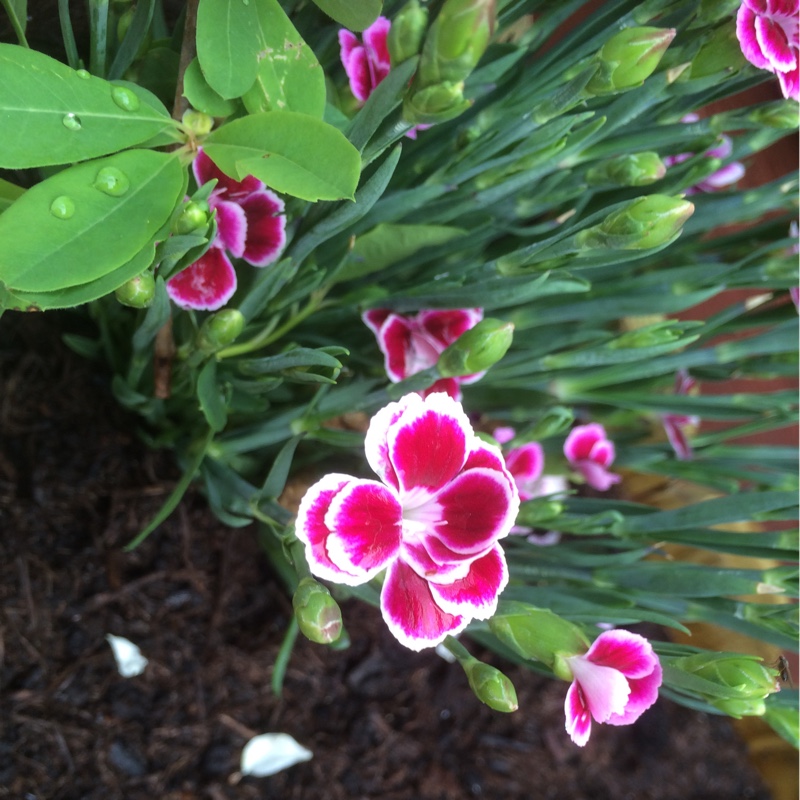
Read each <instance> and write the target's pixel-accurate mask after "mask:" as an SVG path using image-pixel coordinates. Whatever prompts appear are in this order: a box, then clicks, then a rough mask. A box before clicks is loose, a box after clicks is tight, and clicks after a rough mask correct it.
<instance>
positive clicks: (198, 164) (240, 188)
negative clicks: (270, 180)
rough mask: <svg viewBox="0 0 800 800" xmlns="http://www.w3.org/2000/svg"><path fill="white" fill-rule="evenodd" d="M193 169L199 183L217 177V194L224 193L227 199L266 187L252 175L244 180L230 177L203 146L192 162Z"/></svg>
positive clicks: (215, 190)
mask: <svg viewBox="0 0 800 800" xmlns="http://www.w3.org/2000/svg"><path fill="white" fill-rule="evenodd" d="M192 171H193V172H194V176H195V178H196V180H197V185H198V186H202V185H203V184H204V183H208V182H209V181H210V180H213V179H214V178H216V180H217V185H216V186H215V187H214V192H215V194H223V195H224V196H225V199H226V200H232V199H235V198H237V197H241V196H243V195H248V194H250V193H251V192H257V191H259V190H261V189H263V188H264V184H263V183H262V182H261V181H260V180H259V179H258V178H254V177H253V176H252V175H248V176H247V177H246V178H245V179H244V180H243V181H236V180H234V179H233V178H229V177H228V176H227V175H226V174H225V173H224V172H223V171H222V170H221V169H220V168H219V167H218V166H217V165H216V164H215V163H214V162H213V161H212V160H211V159H210V158H209V157H208V156H207V155H206V154H205V153H204V152H203V148H202V147H201V148H200V149H199V150H198V151H197V157H196V158H195V160H194V161H193V162H192Z"/></svg>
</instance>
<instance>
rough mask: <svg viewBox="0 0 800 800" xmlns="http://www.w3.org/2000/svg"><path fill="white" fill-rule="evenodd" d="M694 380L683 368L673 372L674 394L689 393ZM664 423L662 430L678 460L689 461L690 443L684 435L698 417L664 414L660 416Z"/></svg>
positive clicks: (698, 420) (695, 422)
mask: <svg viewBox="0 0 800 800" xmlns="http://www.w3.org/2000/svg"><path fill="white" fill-rule="evenodd" d="M695 384H696V381H695V379H694V378H692V377H691V375H689V373H688V372H686V370H685V369H682V370H680V371H679V372H677V373H676V374H675V394H689V391H690V390H691V389H693V388H694V386H695ZM661 421H662V422H663V423H664V430H665V431H666V434H667V439H669V443H670V444H671V445H672V449H673V450H674V451H675V455H676V456H677V457H678V459H679V460H680V461H689V460H690V459H691V458H692V445H691V443H690V442H689V438H688V436H687V435H686V430H685V429H686V428H687V427H690V426H691V427H694V426H696V425H698V424H699V423H700V419H699V418H698V417H696V416H693V415H692V416H687V415H685V414H664V415H663V416H662V417H661Z"/></svg>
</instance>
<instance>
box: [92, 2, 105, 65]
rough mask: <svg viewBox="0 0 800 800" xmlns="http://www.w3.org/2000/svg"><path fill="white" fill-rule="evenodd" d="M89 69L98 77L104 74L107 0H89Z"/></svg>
mask: <svg viewBox="0 0 800 800" xmlns="http://www.w3.org/2000/svg"><path fill="white" fill-rule="evenodd" d="M89 22H90V26H91V33H90V36H89V70H90V72H91V73H92V75H96V76H97V77H98V78H105V76H106V56H107V52H106V50H107V47H108V0H89Z"/></svg>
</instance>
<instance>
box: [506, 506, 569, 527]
mask: <svg viewBox="0 0 800 800" xmlns="http://www.w3.org/2000/svg"><path fill="white" fill-rule="evenodd" d="M563 513H564V504H563V503H559V502H558V500H529V501H528V502H526V503H525V504H524V505H523V506H522V507H521V508H520V510H519V515H518V516H517V523H518V524H520V525H527V526H531V527H534V528H537V527H540V526H542V525H544V524H547V523H550V522H552V521H553V520H554V519H556V518H557V517H560V516H561V515H562V514H563Z"/></svg>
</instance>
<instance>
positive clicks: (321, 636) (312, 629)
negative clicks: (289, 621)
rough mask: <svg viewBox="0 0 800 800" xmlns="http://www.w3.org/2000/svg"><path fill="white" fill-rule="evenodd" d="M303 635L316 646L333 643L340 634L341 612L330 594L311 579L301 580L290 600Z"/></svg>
mask: <svg viewBox="0 0 800 800" xmlns="http://www.w3.org/2000/svg"><path fill="white" fill-rule="evenodd" d="M292 607H293V608H294V616H295V619H296V620H297V624H298V625H299V626H300V630H301V631H302V633H303V635H304V636H306V637H307V638H308V639H311V641H312V642H316V643H317V644H330V643H331V642H335V641H336V640H337V639H338V638H339V635H340V634H341V632H342V611H341V609H340V608H339V606H338V604H337V603H336V601H335V600H334V599H333V597H331V593H330V592H329V591H328V589H327V588H326V587H325V586H323V585H322V584H321V583H317V581H315V580H314V579H313V578H303V580H301V581H300V583H299V584H298V586H297V590H296V591H295V593H294V597H293V598H292Z"/></svg>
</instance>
